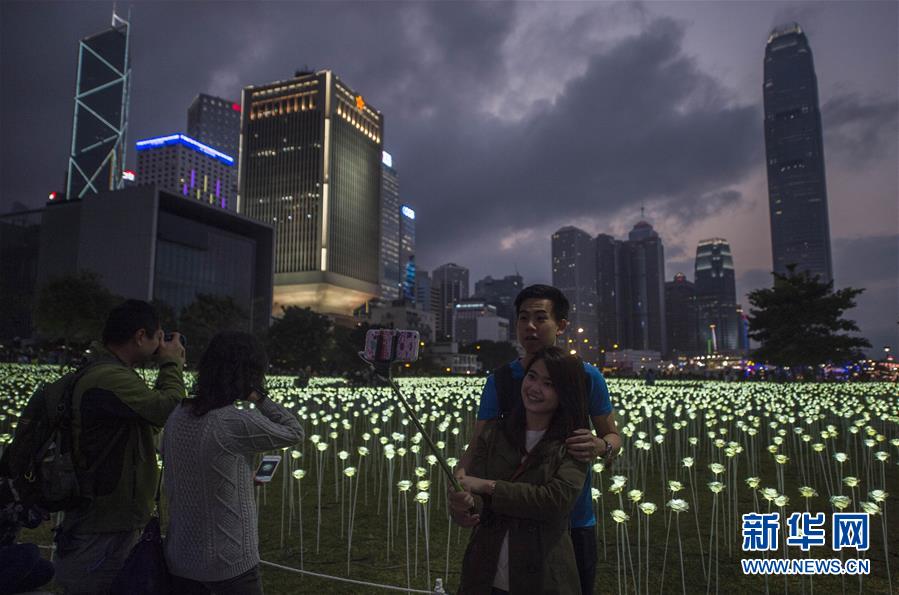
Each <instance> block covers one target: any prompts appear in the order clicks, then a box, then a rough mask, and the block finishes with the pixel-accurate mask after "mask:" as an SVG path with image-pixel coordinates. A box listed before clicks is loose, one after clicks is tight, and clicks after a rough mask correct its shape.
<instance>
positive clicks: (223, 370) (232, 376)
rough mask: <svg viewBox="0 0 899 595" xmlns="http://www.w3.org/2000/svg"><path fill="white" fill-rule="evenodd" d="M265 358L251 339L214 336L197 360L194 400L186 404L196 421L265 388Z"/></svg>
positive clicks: (233, 334) (227, 334)
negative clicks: (198, 363) (255, 390)
mask: <svg viewBox="0 0 899 595" xmlns="http://www.w3.org/2000/svg"><path fill="white" fill-rule="evenodd" d="M266 369H268V358H267V357H266V355H265V350H264V349H263V348H262V345H261V344H260V343H259V340H258V339H256V337H254V336H253V335H251V334H249V333H242V332H238V331H224V332H221V333H218V334H217V335H216V336H214V337H213V338H212V341H210V342H209V347H207V348H206V351H205V352H204V353H203V357H201V358H200V365H199V368H198V370H197V384H196V390H195V397H194V398H193V399H190V400H189V401H187V402H189V403H190V404H191V405H192V407H191V412H192V413H193V414H194V415H196V416H197V417H199V416H202V415H205V414H206V413H208V412H210V411H212V410H213V409H218V408H220V407H226V406H228V405H231V404H233V403H234V401H237V400H239V399H246V398H247V397H248V396H250V393H251V392H252V391H253V389H254V388H256V387H259V388H261V387H263V386H265V371H266Z"/></svg>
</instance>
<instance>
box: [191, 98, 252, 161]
mask: <svg viewBox="0 0 899 595" xmlns="http://www.w3.org/2000/svg"><path fill="white" fill-rule="evenodd" d="M187 135H188V136H190V137H192V138H195V139H196V140H198V141H200V142H201V143H203V144H204V145H209V146H210V147H212V148H214V149H218V150H219V151H221V152H222V153H225V154H227V155H232V156H233V157H234V158H235V159H236V158H237V154H238V153H239V152H240V104H239V103H234V102H233V101H230V100H228V99H222V98H221V97H214V96H212V95H206V94H205V93H200V94H199V95H197V96H196V97H195V98H194V100H193V102H191V104H190V107H189V108H187Z"/></svg>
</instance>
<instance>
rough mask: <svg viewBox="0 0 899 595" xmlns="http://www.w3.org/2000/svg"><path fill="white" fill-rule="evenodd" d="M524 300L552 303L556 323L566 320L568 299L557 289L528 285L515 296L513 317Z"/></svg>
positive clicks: (547, 286)
mask: <svg viewBox="0 0 899 595" xmlns="http://www.w3.org/2000/svg"><path fill="white" fill-rule="evenodd" d="M525 300H549V301H551V302H552V303H553V318H555V319H556V322H558V321H559V320H567V319H568V309H569V307H570V305H569V304H568V298H567V297H565V294H564V293H562V291H561V290H560V289H559V288H558V287H553V286H552V285H528V286H527V287H525V288H524V289H522V290H521V291H520V292H518V295H517V296H515V315H516V316H517V315H518V310H520V309H521V304H523V303H524V302H525Z"/></svg>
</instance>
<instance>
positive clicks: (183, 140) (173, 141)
mask: <svg viewBox="0 0 899 595" xmlns="http://www.w3.org/2000/svg"><path fill="white" fill-rule="evenodd" d="M167 145H184V146H185V147H190V148H191V149H193V150H195V151H197V152H198V153H203V154H204V155H208V156H210V157H212V158H214V159H217V160H218V161H221V162H222V163H224V164H225V165H232V166H233V165H234V158H233V157H231V156H230V155H225V154H224V153H222V152H221V151H216V150H215V149H213V148H212V147H210V146H207V145H204V144H203V143H201V142H198V141H196V140H194V139H192V138H190V137H189V136H187V135H186V134H169V135H168V136H157V137H155V138H147V139H144V140H139V141H137V143H136V144H135V148H136V149H137V150H138V151H146V150H147V149H157V148H159V147H164V146H167Z"/></svg>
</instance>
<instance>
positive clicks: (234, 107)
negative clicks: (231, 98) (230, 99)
mask: <svg viewBox="0 0 899 595" xmlns="http://www.w3.org/2000/svg"><path fill="white" fill-rule="evenodd" d="M231 109H233V110H234V111H235V112H239V111H240V104H239V103H232V104H231Z"/></svg>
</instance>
